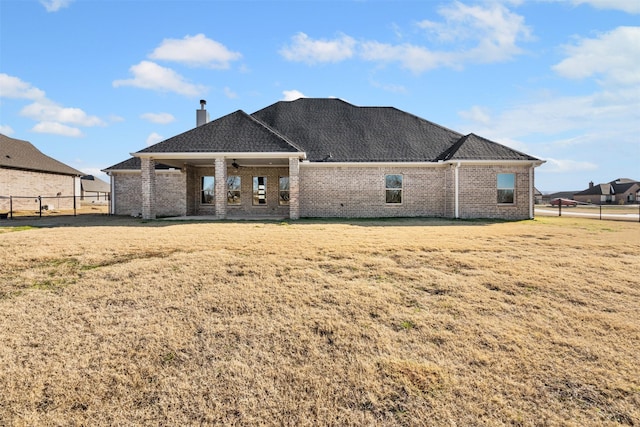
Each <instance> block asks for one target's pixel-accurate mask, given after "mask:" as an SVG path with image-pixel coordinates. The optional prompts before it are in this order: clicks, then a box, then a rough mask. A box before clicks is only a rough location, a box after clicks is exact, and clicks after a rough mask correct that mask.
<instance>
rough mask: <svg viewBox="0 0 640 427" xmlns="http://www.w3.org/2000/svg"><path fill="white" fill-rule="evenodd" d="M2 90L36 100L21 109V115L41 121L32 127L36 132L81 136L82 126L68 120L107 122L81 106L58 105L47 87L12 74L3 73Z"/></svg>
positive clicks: (8, 95) (93, 123) (90, 123)
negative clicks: (39, 87)
mask: <svg viewBox="0 0 640 427" xmlns="http://www.w3.org/2000/svg"><path fill="white" fill-rule="evenodd" d="M0 94H1V96H3V97H6V98H16V99H27V100H32V101H34V102H32V103H31V104H29V105H27V106H25V107H24V108H22V110H21V111H20V114H21V115H23V116H25V117H28V118H30V119H32V120H35V121H38V122H40V123H38V124H36V125H35V126H34V127H33V128H32V131H33V132H38V133H52V134H56V135H63V136H71V137H81V136H83V134H82V132H81V131H80V129H78V128H75V127H71V126H67V125H65V124H64V123H68V124H72V125H76V126H86V127H90V126H104V125H105V123H104V121H102V119H100V118H99V117H96V116H90V115H88V114H87V113H85V112H84V111H83V110H82V109H80V108H71V107H63V106H61V105H58V104H57V103H55V102H53V101H51V100H50V99H47V97H46V95H45V92H44V91H43V90H40V89H38V88H37V87H34V86H32V85H31V84H30V83H27V82H24V81H22V80H21V79H20V78H18V77H14V76H9V75H8V74H0Z"/></svg>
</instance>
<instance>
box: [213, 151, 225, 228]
mask: <svg viewBox="0 0 640 427" xmlns="http://www.w3.org/2000/svg"><path fill="white" fill-rule="evenodd" d="M215 166H216V172H215V173H216V175H215V179H216V181H215V184H214V185H215V190H214V191H215V203H216V218H217V219H225V218H226V217H227V161H226V160H225V159H224V158H217V159H216V164H215Z"/></svg>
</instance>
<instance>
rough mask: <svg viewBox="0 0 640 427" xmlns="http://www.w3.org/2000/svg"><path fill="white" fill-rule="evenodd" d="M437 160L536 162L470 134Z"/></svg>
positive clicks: (531, 158) (511, 149)
mask: <svg viewBox="0 0 640 427" xmlns="http://www.w3.org/2000/svg"><path fill="white" fill-rule="evenodd" d="M438 160H538V159H536V158H535V157H533V156H529V155H528V154H525V153H521V152H520V151H517V150H514V149H513V148H509V147H506V146H504V145H501V144H498V143H497V142H493V141H490V140H488V139H486V138H483V137H481V136H478V135H475V134H473V133H470V134H469V135H466V136H464V137H462V138H460V140H459V141H458V142H456V143H455V144H454V145H452V146H451V148H450V149H449V150H447V151H446V152H445V153H443V155H442V156H441V158H439V159H438Z"/></svg>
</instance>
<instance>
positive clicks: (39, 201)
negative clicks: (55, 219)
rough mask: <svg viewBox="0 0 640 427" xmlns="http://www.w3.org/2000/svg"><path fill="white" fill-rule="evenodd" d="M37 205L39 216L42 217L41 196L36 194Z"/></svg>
mask: <svg viewBox="0 0 640 427" xmlns="http://www.w3.org/2000/svg"><path fill="white" fill-rule="evenodd" d="M38 206H39V207H40V218H42V196H38Z"/></svg>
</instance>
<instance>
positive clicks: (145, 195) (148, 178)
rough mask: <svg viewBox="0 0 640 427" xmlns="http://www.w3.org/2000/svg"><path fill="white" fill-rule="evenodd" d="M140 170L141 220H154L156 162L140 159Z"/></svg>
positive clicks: (146, 158)
mask: <svg viewBox="0 0 640 427" xmlns="http://www.w3.org/2000/svg"><path fill="white" fill-rule="evenodd" d="M140 163H141V168H142V177H141V181H142V218H143V219H156V209H155V203H156V162H155V160H153V159H150V158H148V157H143V158H141V159H140Z"/></svg>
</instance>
